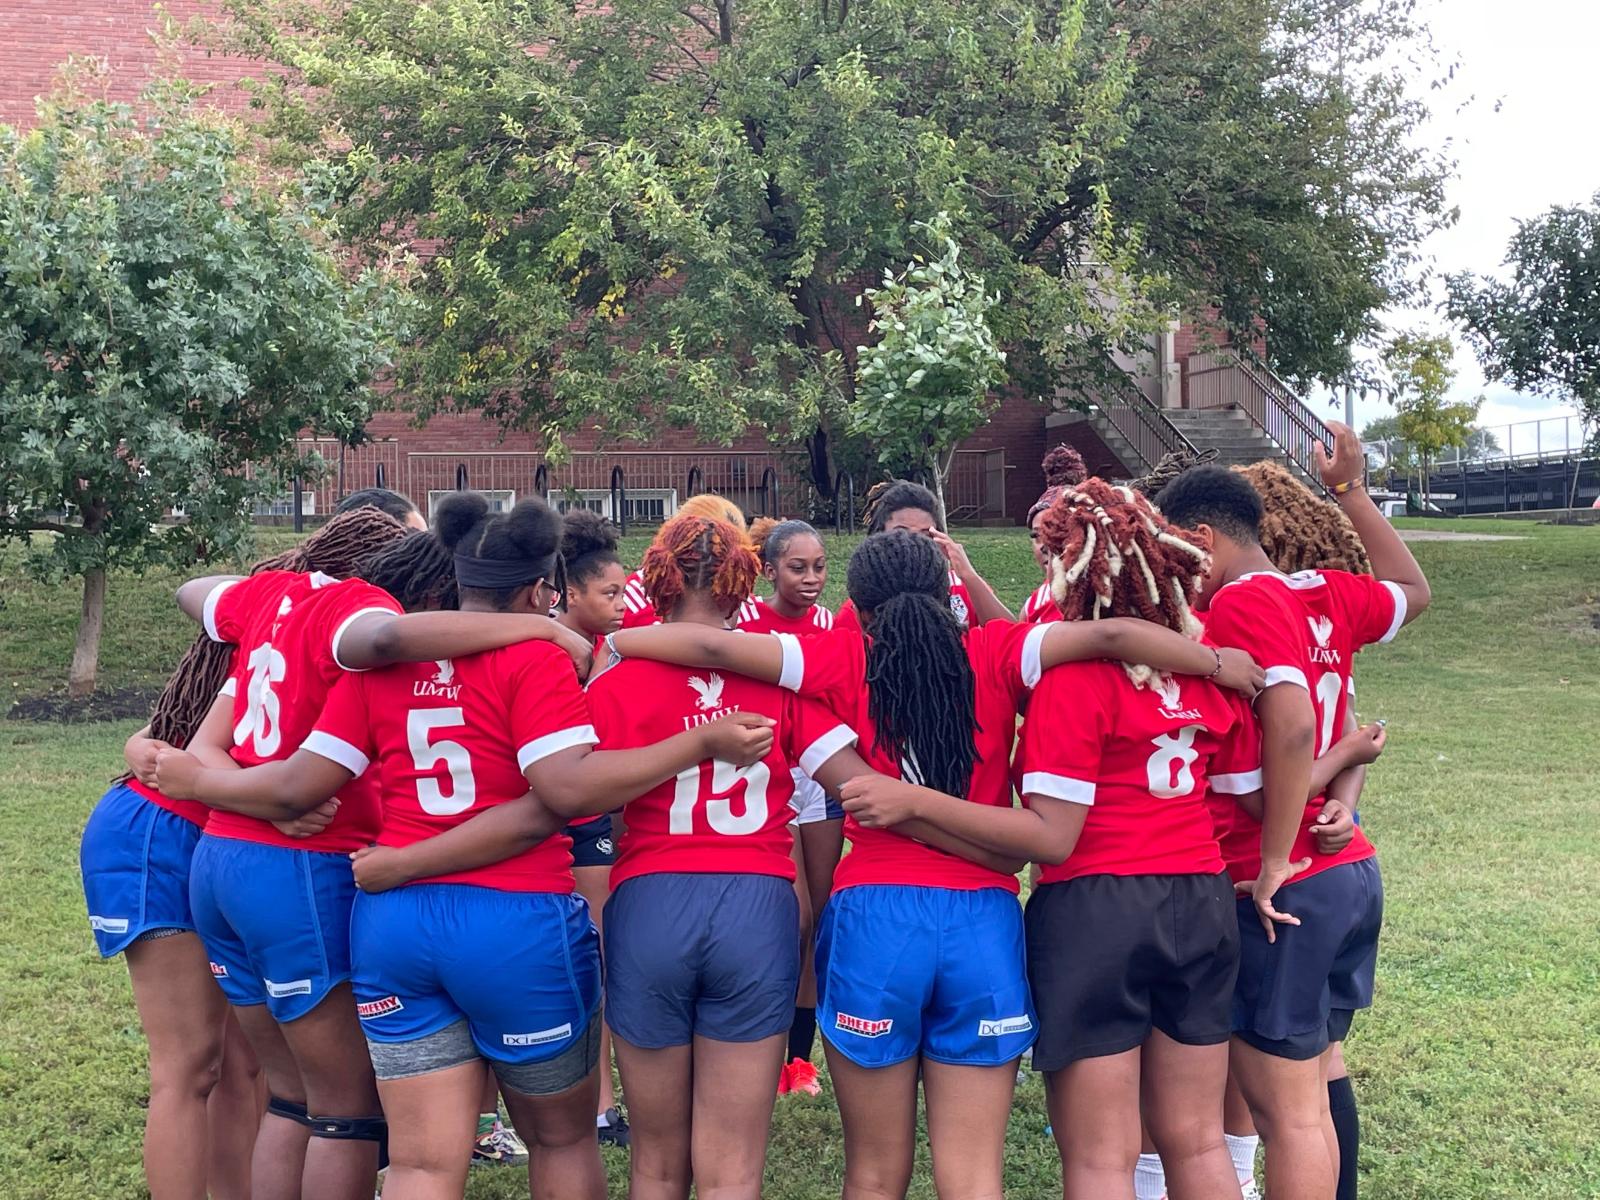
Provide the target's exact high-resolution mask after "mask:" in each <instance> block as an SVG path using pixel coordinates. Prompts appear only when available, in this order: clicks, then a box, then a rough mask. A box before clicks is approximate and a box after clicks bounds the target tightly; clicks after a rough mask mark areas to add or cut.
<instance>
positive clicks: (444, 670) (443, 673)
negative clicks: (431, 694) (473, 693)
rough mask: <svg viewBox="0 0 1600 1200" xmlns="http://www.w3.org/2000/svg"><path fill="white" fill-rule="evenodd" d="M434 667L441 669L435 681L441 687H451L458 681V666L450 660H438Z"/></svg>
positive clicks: (435, 676) (434, 678)
mask: <svg viewBox="0 0 1600 1200" xmlns="http://www.w3.org/2000/svg"><path fill="white" fill-rule="evenodd" d="M433 665H434V666H436V667H438V668H439V670H438V672H437V673H436V674H435V675H434V677H433V681H434V682H435V683H437V684H438V685H439V686H440V687H449V686H450V685H451V684H452V683H454V682H455V681H456V665H455V663H453V662H451V661H450V660H449V659H448V658H440V659H436V660H435V661H434V664H433Z"/></svg>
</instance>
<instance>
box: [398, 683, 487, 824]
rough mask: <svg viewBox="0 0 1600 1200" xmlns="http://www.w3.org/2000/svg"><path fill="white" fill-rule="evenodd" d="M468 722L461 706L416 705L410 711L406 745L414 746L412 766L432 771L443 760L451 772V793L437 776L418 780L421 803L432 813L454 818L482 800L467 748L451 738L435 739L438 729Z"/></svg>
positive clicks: (419, 801)
mask: <svg viewBox="0 0 1600 1200" xmlns="http://www.w3.org/2000/svg"><path fill="white" fill-rule="evenodd" d="M466 723H467V719H466V714H465V713H463V712H462V711H461V709H459V708H414V709H412V710H411V711H410V712H408V713H407V714H406V744H407V745H408V746H409V747H410V748H411V762H412V765H413V766H415V767H416V769H417V770H418V771H419V772H422V771H432V770H433V769H434V768H435V767H436V766H438V765H439V763H440V762H441V761H442V762H443V763H444V765H445V769H446V770H447V771H449V772H450V794H449V795H448V796H447V795H445V793H444V789H443V788H441V787H440V786H439V781H438V780H437V779H432V778H428V779H421V778H419V779H418V780H417V803H418V804H420V805H421V806H422V811H423V812H425V813H427V814H428V815H429V816H434V817H453V816H455V815H456V814H457V813H463V812H466V811H467V809H469V808H471V807H472V805H473V803H474V802H475V801H476V800H477V799H478V785H477V782H476V781H475V780H474V779H473V778H472V758H471V756H470V755H468V753H467V748H466V747H465V746H463V745H462V744H461V743H460V742H452V741H449V740H447V739H441V740H440V741H437V742H436V741H433V740H432V739H433V733H434V730H436V729H448V728H450V727H452V726H454V727H460V726H462V725H465V724H466Z"/></svg>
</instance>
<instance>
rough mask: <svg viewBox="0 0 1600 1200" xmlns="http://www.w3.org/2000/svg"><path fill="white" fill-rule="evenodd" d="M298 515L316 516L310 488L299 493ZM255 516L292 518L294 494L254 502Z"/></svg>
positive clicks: (179, 512) (175, 512)
mask: <svg viewBox="0 0 1600 1200" xmlns="http://www.w3.org/2000/svg"><path fill="white" fill-rule="evenodd" d="M300 513H301V515H302V516H307V517H314V516H316V515H317V494H316V492H314V491H312V490H311V489H310V488H307V489H306V490H305V491H303V492H301V493H300ZM172 515H173V516H175V517H181V516H183V515H184V512H183V510H182V509H181V508H174V509H173V510H172ZM256 516H258V517H292V516H294V493H293V492H285V493H283V494H282V495H281V496H264V497H262V498H261V499H260V500H257V501H256Z"/></svg>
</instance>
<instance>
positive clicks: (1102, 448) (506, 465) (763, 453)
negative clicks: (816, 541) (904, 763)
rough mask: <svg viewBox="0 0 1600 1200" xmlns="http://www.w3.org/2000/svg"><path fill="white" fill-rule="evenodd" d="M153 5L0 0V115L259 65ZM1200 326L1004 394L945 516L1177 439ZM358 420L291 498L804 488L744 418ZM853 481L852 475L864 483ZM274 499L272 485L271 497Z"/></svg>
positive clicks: (1219, 367) (789, 463)
mask: <svg viewBox="0 0 1600 1200" xmlns="http://www.w3.org/2000/svg"><path fill="white" fill-rule="evenodd" d="M156 9H157V5H156V3H155V0H71V3H61V2H60V0H0V123H6V124H13V125H17V124H20V125H26V124H28V123H30V122H31V121H32V119H33V114H34V100H35V97H36V96H38V95H40V94H41V93H45V92H48V91H49V90H50V88H51V87H52V84H53V79H54V76H55V74H56V72H57V70H58V69H59V67H60V66H61V64H62V63H64V62H65V61H66V59H67V58H68V57H69V56H74V55H76V56H95V57H100V58H104V59H106V60H107V61H108V62H109V65H110V67H111V76H110V81H109V85H108V86H109V93H110V96H111V98H113V99H117V100H125V101H132V100H134V99H135V98H136V97H137V95H138V92H139V91H140V89H141V88H142V87H143V86H144V84H145V83H146V82H147V81H148V80H149V79H150V78H151V77H152V75H154V74H155V73H157V72H158V71H160V70H163V69H165V70H172V69H175V70H176V71H178V72H179V73H181V74H183V75H185V76H187V77H188V78H191V79H194V80H198V81H204V82H210V83H214V84H216V85H218V86H217V87H216V88H215V90H214V91H213V93H212V99H213V100H214V102H215V103H217V104H219V105H221V106H224V107H229V108H242V107H243V104H244V99H243V96H242V94H241V93H240V91H239V90H238V89H237V88H235V87H233V86H232V85H234V84H236V83H237V82H238V81H239V80H241V79H244V78H248V77H250V76H252V75H255V74H259V73H260V71H261V70H262V68H261V67H260V66H259V64H255V63H251V62H247V61H243V60H239V59H233V58H229V57H226V56H222V55H217V54H212V53H209V52H208V51H206V50H204V49H202V48H200V47H198V46H186V47H183V48H181V49H180V50H179V51H178V52H177V53H176V56H175V59H166V60H164V59H163V57H162V54H161V52H160V51H158V49H157V46H156V43H155V40H154V38H153V37H152V31H153V30H154V29H156V28H157V26H158V25H159V21H160V18H159V16H158V14H157V11H156ZM161 9H162V10H163V11H164V12H165V13H166V14H167V16H169V17H170V18H171V19H173V20H174V21H176V22H178V23H180V24H182V23H185V22H188V21H189V20H191V19H193V18H195V17H197V16H205V15H208V13H210V12H211V11H214V6H213V5H212V4H210V3H207V2H206V0H164V3H162V4H161ZM1202 341H1203V334H1202V332H1201V331H1200V330H1199V329H1198V328H1197V327H1195V326H1193V325H1189V324H1184V325H1181V326H1175V327H1174V328H1173V329H1172V330H1171V331H1169V332H1168V333H1166V334H1165V335H1162V336H1158V337H1156V338H1153V339H1152V340H1151V342H1150V345H1149V347H1148V349H1147V351H1146V352H1145V353H1143V354H1141V355H1140V356H1138V357H1137V359H1135V360H1130V361H1127V362H1125V363H1123V364H1122V365H1123V366H1124V367H1125V369H1126V370H1127V371H1128V373H1129V376H1130V379H1131V381H1132V382H1133V383H1134V385H1135V386H1134V388H1133V389H1130V393H1136V394H1130V395H1129V396H1126V397H1121V398H1117V399H1114V400H1110V401H1107V400H1105V399H1103V398H1096V397H1088V398H1086V399H1088V400H1090V402H1091V409H1090V411H1089V412H1087V413H1080V412H1075V411H1052V406H1051V405H1050V404H1047V403H1045V402H1043V401H1041V400H1037V399H1033V398H1030V397H1024V396H1020V395H1015V394H1011V395H1008V396H1007V397H1006V398H1005V399H1004V401H1003V402H1002V403H1001V405H1000V407H999V409H998V411H997V412H996V413H995V415H994V417H993V419H992V420H991V421H990V422H989V423H988V425H987V426H986V427H985V428H984V429H983V430H981V431H980V432H979V433H978V434H976V435H974V436H973V437H971V438H969V439H968V440H967V441H966V442H965V443H964V444H963V445H962V447H961V449H960V451H959V452H958V455H957V459H956V464H955V467H954V469H953V471H952V478H951V481H950V485H949V487H948V489H947V495H948V497H949V501H950V507H951V516H952V518H953V519H955V520H957V521H967V522H986V523H994V524H1014V523H1017V522H1020V520H1021V519H1022V517H1023V515H1024V514H1025V513H1026V512H1027V509H1028V506H1029V505H1030V504H1031V503H1032V501H1033V499H1034V498H1035V497H1036V496H1037V495H1038V493H1039V491H1040V490H1041V487H1042V485H1043V481H1042V478H1041V475H1040V470H1039V462H1040V459H1041V458H1042V457H1043V455H1044V452H1045V451H1046V450H1047V449H1048V448H1049V447H1050V446H1051V445H1054V444H1055V443H1057V442H1059V441H1068V442H1070V443H1072V444H1073V445H1075V446H1077V447H1078V448H1079V449H1080V451H1081V452H1082V453H1083V454H1084V457H1085V459H1086V460H1087V461H1088V463H1089V465H1090V467H1091V469H1092V470H1095V471H1097V472H1099V473H1102V474H1105V475H1107V476H1110V477H1128V476H1131V475H1134V474H1138V473H1140V472H1141V471H1142V470H1144V469H1145V468H1146V467H1148V465H1149V464H1150V463H1151V462H1153V461H1154V460H1155V459H1156V458H1159V457H1160V455H1161V454H1162V453H1165V452H1166V451H1168V450H1171V449H1173V448H1176V447H1177V446H1179V445H1182V444H1185V439H1184V436H1183V434H1182V433H1181V432H1180V431H1179V429H1178V425H1177V424H1176V423H1175V422H1174V421H1173V420H1169V419H1168V417H1167V416H1166V415H1164V414H1170V413H1174V412H1176V411H1179V410H1183V409H1185V408H1186V407H1188V406H1189V405H1190V403H1191V399H1192V398H1191V391H1192V390H1193V389H1191V375H1192V374H1193V373H1195V372H1197V371H1198V372H1200V373H1202V374H1206V375H1207V376H1208V377H1209V376H1213V375H1214V376H1219V378H1215V379H1208V382H1209V384H1211V385H1213V386H1211V388H1210V392H1208V395H1211V396H1212V402H1213V406H1214V407H1218V406H1220V407H1227V406H1228V405H1230V404H1231V405H1238V403H1239V400H1238V396H1237V394H1238V393H1239V391H1240V388H1241V387H1245V388H1246V390H1248V386H1249V381H1248V380H1242V379H1241V378H1239V377H1238V371H1237V369H1236V367H1237V364H1236V363H1235V362H1234V361H1233V360H1232V359H1231V357H1229V358H1227V359H1223V360H1219V359H1218V357H1217V356H1216V355H1215V354H1211V355H1208V354H1206V353H1204V352H1203V350H1204V347H1203V346H1202ZM1223 375H1226V376H1227V378H1226V379H1224V378H1221V377H1220V376H1223ZM1255 390H1257V391H1259V390H1261V389H1260V388H1256V389H1255ZM1140 397H1142V400H1141V399H1140ZM1257 399H1259V398H1257ZM1223 401H1226V403H1223ZM1244 407H1245V408H1249V405H1248V404H1245V405H1244ZM1241 419H1242V418H1241ZM1256 423H1257V424H1258V425H1261V426H1262V428H1263V429H1264V428H1265V424H1264V423H1263V422H1261V421H1257V422H1256ZM368 432H369V434H370V435H371V437H372V439H373V440H372V441H371V442H370V443H368V444H365V445H363V446H360V447H355V448H341V447H340V446H339V445H338V444H337V443H335V442H313V441H311V440H310V439H308V442H307V446H308V449H314V450H316V451H317V452H318V453H320V454H321V455H322V457H323V458H325V459H326V460H328V461H329V462H330V463H331V464H333V465H334V470H333V472H332V473H331V475H330V477H329V478H328V479H327V480H326V481H325V482H324V483H322V484H321V485H320V486H319V487H318V488H317V489H316V490H315V493H314V494H312V495H311V496H310V498H309V499H308V500H307V501H305V504H306V506H307V510H308V511H314V512H316V513H323V512H326V511H327V510H328V508H329V507H330V506H331V504H332V503H333V502H334V501H335V500H336V499H337V497H338V495H339V494H341V492H343V491H349V490H351V489H352V488H355V487H358V486H365V485H368V484H371V483H373V482H375V481H377V480H379V479H380V478H381V480H382V481H383V482H384V483H385V484H386V485H387V486H390V487H394V488H396V489H398V490H400V491H403V492H406V493H407V494H408V495H410V496H411V497H412V498H413V499H414V500H415V501H416V502H417V503H418V504H419V505H426V503H427V502H428V501H429V500H430V499H431V498H432V497H433V496H435V495H437V494H438V493H441V492H444V491H447V490H449V489H451V488H454V487H456V486H458V484H459V483H460V482H462V481H463V480H464V481H465V482H466V483H467V484H468V485H469V486H471V487H474V488H478V489H482V490H486V491H491V492H499V493H502V494H503V498H505V499H510V498H512V497H515V496H520V495H526V494H528V493H529V492H530V491H532V490H534V489H535V487H536V486H542V487H546V488H575V489H577V490H578V491H579V492H581V493H582V494H583V495H584V498H585V500H586V501H587V502H588V503H590V504H592V505H594V506H596V507H600V508H602V510H603V511H608V510H609V508H610V499H609V497H610V491H609V489H610V484H611V480H612V476H613V470H614V468H617V467H621V468H622V472H623V475H622V477H623V480H624V482H625V486H626V491H627V507H628V509H629V513H630V516H631V517H632V518H633V519H638V520H650V519H652V518H654V519H657V520H659V519H660V517H661V516H663V515H666V514H668V513H670V512H671V510H672V508H673V507H674V505H675V504H676V503H677V501H678V500H679V499H681V498H684V497H686V496H687V495H688V494H690V492H691V490H701V489H705V490H713V491H719V492H722V493H724V494H727V495H729V496H731V497H733V498H734V499H736V500H737V501H739V502H740V503H741V504H742V505H743V506H744V507H745V508H747V509H748V510H750V511H752V512H770V511H773V510H774V509H776V510H777V511H779V512H782V513H786V514H787V513H793V512H798V511H802V510H803V509H804V508H805V507H806V502H807V500H808V499H809V487H808V484H807V483H806V475H805V466H804V462H803V460H802V459H801V458H800V457H799V456H798V455H796V454H795V453H793V452H785V451H784V450H782V449H780V448H778V447H774V446H773V445H771V444H770V443H769V442H768V441H767V440H766V439H765V438H764V437H762V436H761V435H760V434H759V433H758V432H752V433H750V434H748V435H746V436H745V437H743V438H741V439H740V440H739V441H738V442H736V443H735V444H734V445H733V446H730V447H720V446H706V445H700V444H697V443H696V442H695V440H694V438H693V436H692V435H691V434H690V433H688V432H687V431H683V430H673V429H668V430H663V431H661V433H660V434H659V435H658V436H656V437H655V438H654V439H653V440H652V442H651V445H650V447H649V448H648V449H643V448H639V449H635V448H632V447H620V448H619V447H616V446H609V447H604V448H601V447H600V446H599V445H598V443H597V442H596V441H594V440H592V439H591V440H589V441H584V440H581V439H579V440H575V441H574V443H573V445H574V449H575V453H574V455H573V457H572V458H571V460H570V461H569V462H567V463H565V464H563V465H561V466H560V467H550V468H544V469H541V468H543V467H544V458H543V455H542V453H541V451H540V446H539V444H538V441H537V439H536V438H535V437H534V436H533V435H531V434H527V433H510V434H507V435H506V436H505V437H503V438H502V437H501V435H500V433H499V430H498V429H497V428H496V427H495V426H494V425H493V424H492V423H491V422H488V421H485V420H481V419H478V418H475V417H470V416H446V417H438V418H435V419H433V420H431V421H429V422H428V423H427V425H425V426H424V427H422V428H416V427H414V425H413V424H412V421H411V419H410V417H409V416H407V415H406V414H403V413H397V412H391V413H382V414H379V415H378V416H377V417H376V418H375V419H374V420H373V421H372V422H371V423H370V424H369V426H368ZM1245 432H1247V433H1248V432H1252V431H1251V430H1249V429H1245ZM1256 432H1259V431H1256ZM1267 449H1268V450H1271V449H1275V447H1271V446H1268V447H1267ZM1252 456H1253V457H1260V454H1253V455H1252ZM866 482H867V481H864V480H863V481H861V482H860V483H859V484H858V487H859V488H860V489H862V490H864V488H865V486H866ZM774 492H775V493H776V496H775V497H774ZM288 503H289V502H288V500H287V498H285V501H284V504H285V507H284V511H285V512H287V511H289V509H288V507H287V505H288Z"/></svg>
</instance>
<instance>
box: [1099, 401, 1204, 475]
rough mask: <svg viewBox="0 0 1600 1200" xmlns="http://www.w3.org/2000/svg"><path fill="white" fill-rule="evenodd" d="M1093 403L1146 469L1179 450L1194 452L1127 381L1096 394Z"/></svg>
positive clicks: (1181, 435)
mask: <svg viewBox="0 0 1600 1200" xmlns="http://www.w3.org/2000/svg"><path fill="white" fill-rule="evenodd" d="M1094 407H1095V408H1096V409H1097V410H1098V411H1099V412H1100V414H1101V415H1102V416H1104V417H1105V419H1106V420H1108V421H1110V422H1111V425H1112V427H1113V428H1114V429H1115V430H1116V431H1117V432H1118V433H1120V434H1121V435H1122V437H1123V440H1124V441H1126V442H1127V443H1128V445H1129V446H1130V447H1132V449H1133V452H1134V454H1136V455H1138V457H1139V463H1138V464H1137V465H1138V466H1141V467H1143V468H1144V470H1146V471H1148V470H1150V469H1151V468H1152V467H1154V466H1155V465H1156V464H1157V463H1158V462H1160V461H1161V460H1162V459H1163V458H1165V457H1166V456H1167V455H1169V454H1172V453H1175V452H1177V451H1179V450H1182V451H1186V452H1188V453H1190V454H1193V453H1195V446H1194V443H1193V442H1191V441H1190V440H1189V439H1188V438H1186V437H1185V436H1184V435H1183V431H1182V430H1181V429H1179V428H1178V427H1177V426H1176V425H1174V424H1173V423H1172V422H1171V421H1170V420H1168V419H1167V415H1166V413H1164V412H1162V411H1161V409H1159V408H1158V407H1156V406H1155V405H1154V404H1152V403H1151V402H1150V398H1149V397H1148V396H1146V395H1145V394H1144V393H1143V392H1141V391H1140V390H1139V389H1138V388H1136V387H1134V386H1133V385H1132V384H1131V383H1129V384H1127V385H1125V386H1120V387H1117V388H1116V390H1115V393H1114V394H1109V395H1108V394H1101V395H1098V396H1096V397H1095V401H1094ZM1124 465H1126V466H1128V467H1133V466H1135V465H1136V464H1134V463H1127V464H1124Z"/></svg>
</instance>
